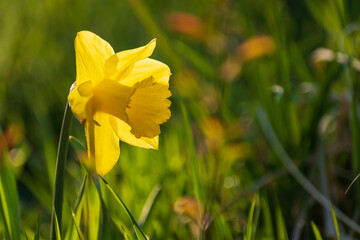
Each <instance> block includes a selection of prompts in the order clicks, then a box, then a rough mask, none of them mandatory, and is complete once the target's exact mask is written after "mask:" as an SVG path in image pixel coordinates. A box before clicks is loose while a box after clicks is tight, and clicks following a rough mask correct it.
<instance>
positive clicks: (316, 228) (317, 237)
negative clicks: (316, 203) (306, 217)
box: [311, 221, 322, 240]
mask: <svg viewBox="0 0 360 240" xmlns="http://www.w3.org/2000/svg"><path fill="white" fill-rule="evenodd" d="M311 227H312V229H313V232H314V235H315V239H316V240H322V237H321V234H320V231H319V229H318V227H317V226H316V224H315V223H314V222H313V221H311Z"/></svg>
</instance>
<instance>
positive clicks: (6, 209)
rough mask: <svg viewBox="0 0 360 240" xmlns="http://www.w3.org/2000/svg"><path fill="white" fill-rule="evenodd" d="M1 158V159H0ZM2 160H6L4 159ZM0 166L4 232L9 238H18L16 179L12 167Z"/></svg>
mask: <svg viewBox="0 0 360 240" xmlns="http://www.w3.org/2000/svg"><path fill="white" fill-rule="evenodd" d="M0 160H1V159H0ZM4 161H7V160H6V159H4ZM5 165H6V162H4V166H0V203H1V214H2V218H3V219H4V223H5V226H4V227H5V232H6V235H8V236H9V237H10V238H11V239H15V240H17V239H20V213H19V200H18V195H17V187H16V180H15V177H14V174H13V172H12V169H10V168H9V167H8V166H5Z"/></svg>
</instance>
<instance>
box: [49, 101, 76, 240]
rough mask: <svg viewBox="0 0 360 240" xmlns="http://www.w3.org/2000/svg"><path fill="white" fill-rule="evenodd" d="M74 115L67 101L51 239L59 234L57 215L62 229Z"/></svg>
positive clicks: (59, 151) (61, 137) (62, 128)
mask: <svg viewBox="0 0 360 240" xmlns="http://www.w3.org/2000/svg"><path fill="white" fill-rule="evenodd" d="M72 117H73V114H72V112H71V109H70V106H69V103H66V108H65V113H64V118H63V122H62V126H61V132H60V139H59V146H58V152H57V159H56V175H55V188H54V195H53V211H52V214H51V232H50V239H55V236H57V234H56V235H55V234H54V230H55V221H54V217H55V215H56V216H57V218H58V225H59V226H58V228H59V229H61V217H62V206H63V199H64V180H65V179H64V178H65V165H66V157H67V149H68V145H69V135H70V128H71V121H72ZM59 231H60V230H59ZM57 239H59V238H57Z"/></svg>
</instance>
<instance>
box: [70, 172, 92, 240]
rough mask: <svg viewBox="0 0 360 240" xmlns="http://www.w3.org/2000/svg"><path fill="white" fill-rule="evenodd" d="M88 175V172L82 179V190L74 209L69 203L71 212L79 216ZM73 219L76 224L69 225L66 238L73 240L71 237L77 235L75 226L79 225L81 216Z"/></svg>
mask: <svg viewBox="0 0 360 240" xmlns="http://www.w3.org/2000/svg"><path fill="white" fill-rule="evenodd" d="M87 176H88V174H87V173H86V174H85V176H84V179H83V181H82V184H81V187H80V190H79V193H78V196H77V199H76V202H75V205H74V210H73V209H71V206H70V204H69V208H70V210H71V213H72V214H74V215H75V216H79V214H81V209H79V206H80V204H81V202H82V199H83V196H84V191H85V185H86V180H87ZM73 219H74V224H70V226H69V227H68V229H67V232H66V236H65V239H69V240H71V239H74V238H75V236H76V233H75V230H76V231H77V230H78V229H75V230H74V226H76V225H78V222H79V221H80V218H79V217H78V218H73ZM75 220H76V221H75Z"/></svg>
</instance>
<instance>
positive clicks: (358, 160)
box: [350, 94, 360, 202]
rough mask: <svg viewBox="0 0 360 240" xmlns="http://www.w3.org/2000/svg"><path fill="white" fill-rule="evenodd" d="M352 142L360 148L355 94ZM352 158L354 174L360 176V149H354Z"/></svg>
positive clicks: (358, 194)
mask: <svg viewBox="0 0 360 240" xmlns="http://www.w3.org/2000/svg"><path fill="white" fill-rule="evenodd" d="M350 123H351V135H352V137H351V141H352V146H359V145H360V121H359V112H358V104H357V100H356V96H355V94H353V95H352V100H351V118H350ZM352 156H353V157H352V158H353V173H354V175H355V174H358V173H359V172H360V148H359V147H353V148H352ZM355 189H356V200H357V202H359V201H360V188H359V187H357V188H355Z"/></svg>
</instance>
